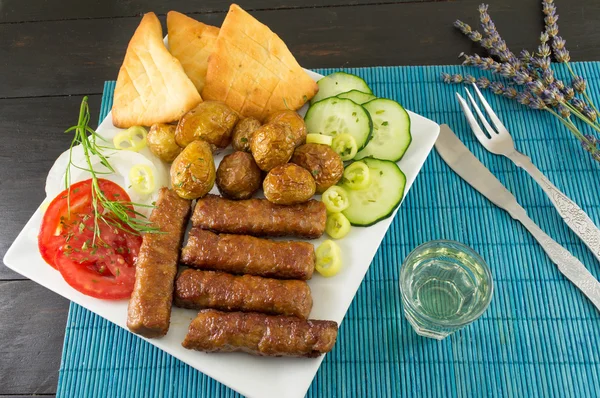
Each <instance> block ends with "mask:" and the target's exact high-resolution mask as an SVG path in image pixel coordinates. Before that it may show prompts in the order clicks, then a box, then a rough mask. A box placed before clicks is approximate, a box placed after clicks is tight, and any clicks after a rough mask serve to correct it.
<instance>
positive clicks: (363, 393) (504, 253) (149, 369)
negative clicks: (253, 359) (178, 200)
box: [57, 63, 600, 398]
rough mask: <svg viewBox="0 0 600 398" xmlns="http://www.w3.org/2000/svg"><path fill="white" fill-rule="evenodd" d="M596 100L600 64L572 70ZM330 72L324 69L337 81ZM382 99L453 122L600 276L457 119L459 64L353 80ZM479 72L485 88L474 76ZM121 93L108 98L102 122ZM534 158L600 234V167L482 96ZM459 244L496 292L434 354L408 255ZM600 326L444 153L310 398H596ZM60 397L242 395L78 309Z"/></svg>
mask: <svg viewBox="0 0 600 398" xmlns="http://www.w3.org/2000/svg"><path fill="white" fill-rule="evenodd" d="M573 67H574V69H575V71H576V72H578V73H583V74H584V75H585V76H586V77H587V78H588V79H589V86H590V89H591V91H592V94H593V96H594V97H595V98H600V80H599V75H600V63H575V64H573ZM332 71H333V70H332V69H323V70H318V72H320V73H323V74H327V73H330V72H332ZM347 71H348V72H350V73H355V74H358V75H360V76H362V77H364V78H365V79H366V81H367V83H369V85H370V86H371V87H372V88H373V90H374V92H375V94H376V95H378V96H382V97H388V98H393V99H395V100H397V101H399V102H400V103H402V104H404V105H405V106H406V107H407V108H408V109H411V110H412V111H414V112H417V113H419V114H421V115H424V116H426V117H428V118H431V119H433V120H435V121H437V122H438V123H447V124H449V125H450V126H451V127H452V128H453V129H454V130H455V132H456V133H457V135H458V136H459V137H460V138H461V139H462V140H463V142H465V144H466V145H467V146H468V147H469V148H470V149H471V150H472V151H473V152H474V153H475V155H476V156H477V157H478V158H479V159H480V160H481V161H482V162H483V163H484V164H485V165H487V166H488V167H489V169H490V170H491V171H492V172H493V173H494V174H495V175H496V176H497V177H498V178H499V179H500V180H501V181H502V182H503V183H504V184H505V185H506V187H507V188H508V189H509V190H510V191H512V192H513V193H514V194H515V195H516V197H517V199H518V200H519V202H520V203H521V204H522V205H523V206H524V207H525V208H526V209H527V211H528V212H529V215H530V216H531V218H532V219H533V220H535V221H536V222H537V223H538V224H539V225H540V226H541V227H542V228H543V229H544V230H546V231H548V233H549V234H550V235H551V236H552V237H554V238H555V239H556V240H557V241H558V242H559V243H561V244H562V245H564V246H565V247H566V248H567V249H568V250H570V251H571V252H572V253H573V254H574V255H575V256H576V257H578V258H579V259H581V260H582V262H583V263H584V264H586V265H587V267H588V268H589V270H590V271H591V272H592V273H593V274H594V275H595V276H596V277H600V264H599V263H598V262H597V261H596V260H595V259H594V257H593V256H592V254H591V253H590V252H589V251H588V250H587V249H586V248H585V246H584V245H583V244H582V243H581V242H580V241H579V240H578V239H577V237H576V236H575V235H574V234H573V233H572V232H571V231H570V230H569V229H567V227H566V226H565V225H564V224H563V223H562V220H561V219H560V216H559V215H558V214H557V213H556V212H555V210H554V208H553V207H552V206H551V204H550V202H549V201H548V199H547V198H546V197H545V196H544V194H543V192H542V191H541V189H539V188H538V187H537V185H535V183H534V181H533V180H532V179H531V178H529V177H528V176H527V175H526V173H525V172H523V171H521V170H519V169H517V168H516V167H515V166H514V165H513V164H512V163H511V162H510V161H509V160H507V159H505V158H502V157H499V156H494V155H491V154H488V153H487V152H486V151H485V150H484V149H483V148H482V147H481V146H480V145H479V144H478V143H477V142H476V141H475V139H474V137H473V136H472V133H471V132H470V130H469V129H468V127H467V124H466V122H465V120H464V118H463V116H462V114H461V113H460V112H459V108H458V105H457V103H456V102H455V99H454V92H455V91H456V90H459V89H460V90H462V88H461V87H458V86H448V85H445V84H443V83H441V82H440V79H439V75H440V72H442V71H446V72H449V73H457V72H462V73H464V72H466V69H464V68H462V67H459V66H445V67H440V66H430V67H385V68H384V67H374V68H362V69H347ZM469 72H470V73H472V74H474V75H476V76H479V74H478V73H477V71H473V70H470V71H469ZM113 89H114V83H112V82H107V83H106V85H105V88H104V96H103V102H102V112H101V115H100V120H102V119H103V118H104V117H105V115H106V114H107V113H108V111H109V110H110V107H111V104H112V94H113ZM486 95H487V97H488V99H489V101H490V103H491V105H492V107H493V108H494V109H496V110H497V112H498V114H499V116H500V118H501V119H502V120H504V121H505V124H506V126H507V127H508V129H509V131H511V132H512V133H513V136H514V138H515V141H516V146H517V148H518V149H520V150H521V151H523V152H525V153H526V154H528V155H529V156H530V157H531V158H532V159H533V162H534V163H535V164H537V165H538V167H539V168H540V169H541V170H542V171H543V172H544V173H546V175H547V176H548V178H550V180H552V181H553V182H554V183H555V184H556V185H557V186H558V187H559V188H561V189H562V190H563V191H564V192H565V193H566V194H567V195H569V196H570V197H571V198H573V199H574V200H575V202H577V203H578V204H579V205H580V206H581V207H582V208H583V209H584V210H585V211H586V212H587V213H588V214H589V215H590V217H591V218H592V219H593V220H594V222H595V223H596V224H597V225H600V203H599V191H598V189H599V187H600V164H598V163H594V162H593V161H592V160H591V158H590V156H589V155H588V154H587V153H585V152H584V151H583V150H582V149H580V147H579V145H578V142H577V141H576V140H575V139H574V138H572V137H571V136H570V135H569V134H570V133H569V132H568V131H567V130H566V129H565V128H563V127H561V125H559V123H558V122H557V121H556V120H554V119H553V118H552V117H551V115H549V114H546V113H544V112H541V111H532V110H527V109H525V108H524V107H522V106H521V105H518V104H516V103H515V102H513V101H511V100H508V99H504V98H500V97H497V96H493V95H491V94H490V93H488V94H486ZM439 238H445V239H454V240H458V241H461V242H464V243H466V244H467V245H470V246H471V247H473V248H474V249H475V250H476V251H478V252H479V253H480V254H481V255H482V256H483V257H484V258H485V260H486V261H487V262H488V263H489V265H490V267H491V269H492V273H493V276H494V281H495V288H496V290H495V294H494V298H493V300H492V303H491V305H490V308H489V310H488V311H487V312H486V313H485V314H484V315H483V316H482V317H481V318H480V319H479V320H478V321H477V322H475V323H474V324H473V325H471V326H469V327H467V328H466V329H463V330H462V331H459V332H458V333H456V334H454V335H452V336H451V337H450V338H448V339H446V340H444V341H442V342H438V341H434V340H429V339H425V338H422V337H419V336H417V335H416V334H415V333H414V332H413V331H412V329H411V328H410V325H409V324H408V322H407V321H406V320H405V318H404V317H403V315H402V307H401V300H400V292H399V288H398V276H399V269H400V264H401V263H402V260H403V259H404V257H405V256H406V255H407V254H408V253H409V251H410V250H412V249H413V248H414V247H416V246H417V245H419V244H421V243H423V242H426V241H429V240H432V239H439ZM599 348H600V314H599V313H598V312H597V311H596V310H595V309H594V307H593V306H592V305H591V304H590V303H589V302H588V301H587V299H585V298H584V296H583V295H582V294H581V293H580V292H579V291H578V290H576V289H575V288H574V287H573V286H572V285H571V284H570V283H569V282H567V281H566V279H565V278H563V277H562V275H561V274H560V273H559V272H558V270H557V269H556V267H555V266H554V265H553V264H552V263H551V262H550V261H549V260H548V258H547V257H546V256H545V255H544V253H543V251H542V250H541V248H540V247H539V246H538V245H537V244H536V243H535V242H534V240H533V238H532V237H531V236H530V235H529V234H528V233H527V232H526V231H525V229H524V228H523V227H522V226H521V225H520V224H518V223H517V222H515V221H514V220H512V219H511V218H510V217H509V216H508V215H507V214H505V213H504V212H503V211H501V210H499V209H498V208H496V207H494V206H493V205H491V204H490V203H489V202H488V201H487V200H486V199H485V198H483V197H482V196H481V195H479V194H478V193H476V192H475V191H474V190H473V189H472V188H471V187H469V186H468V185H467V184H466V183H464V182H463V181H462V180H461V179H460V178H459V177H458V176H456V175H455V174H454V173H452V172H451V171H450V169H449V168H448V167H447V166H446V165H445V164H444V162H443V161H442V160H441V158H440V157H439V156H438V155H437V153H435V151H434V152H432V154H431V156H430V157H429V159H428V160H427V162H426V163H425V166H424V167H423V170H422V172H421V174H420V175H419V177H418V178H417V180H416V182H415V184H414V186H413V187H412V190H411V191H410V193H409V195H408V197H407V198H406V201H405V202H404V204H403V206H402V208H401V209H400V211H399V212H398V215H397V216H396V219H395V220H394V223H393V224H392V226H391V228H390V230H389V232H388V234H387V235H386V237H385V239H384V241H383V244H382V246H381V248H380V249H379V251H378V253H377V255H376V256H375V259H374V260H373V264H372V265H371V268H370V269H369V271H368V273H367V275H366V277H365V280H364V282H363V283H362V285H361V287H360V289H359V290H358V293H357V295H356V298H355V299H354V301H353V303H352V305H351V307H350V309H349V311H348V314H347V315H346V318H345V320H344V322H343V324H342V326H341V329H340V333H339V339H338V342H337V344H336V346H335V348H334V350H333V351H332V352H331V353H330V354H328V355H327V357H326V358H325V361H324V362H323V365H322V366H321V369H320V370H319V372H318V373H317V376H316V378H315V379H314V381H313V383H312V386H311V388H310V390H309V392H308V396H309V397H350V396H357V397H397V396H407V397H433V396H436V397H484V396H488V397H512V396H514V397H534V396H544V397H548V396H558V397H595V396H597V395H598V394H599V392H600V366H599V365H600V349H599ZM57 395H58V396H59V397H91V396H94V397H211V398H222V397H237V396H239V395H238V394H237V393H235V392H234V391H232V390H230V389H229V388H227V387H225V386H224V385H222V384H220V383H218V382H216V381H214V380H212V379H210V378H209V377H207V376H204V375H203V374H202V373H200V372H198V371H196V370H194V369H193V368H191V367H189V366H187V365H185V364H184V363H182V362H180V361H179V360H177V359H175V358H173V357H171V356H170V355H168V354H166V353H164V352H162V351H161V350H159V349H158V348H156V347H154V346H152V345H150V344H148V343H146V342H144V341H143V340H141V339H139V338H137V337H136V336H134V335H133V334H131V333H129V332H127V331H125V330H123V329H121V328H119V327H117V326H115V325H113V324H111V323H110V322H108V321H106V320H104V319H102V318H100V317H99V316H96V315H94V314H93V313H91V312H89V311H87V310H85V309H84V308H82V307H80V306H78V305H76V304H71V310H70V313H69V318H68V321H67V328H66V336H65V343H64V350H63V357H62V362H61V368H60V378H59V384H58V393H57Z"/></svg>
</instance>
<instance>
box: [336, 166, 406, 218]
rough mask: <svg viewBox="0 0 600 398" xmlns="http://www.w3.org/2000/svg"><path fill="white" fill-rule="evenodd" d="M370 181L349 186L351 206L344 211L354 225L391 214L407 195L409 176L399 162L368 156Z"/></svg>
mask: <svg viewBox="0 0 600 398" xmlns="http://www.w3.org/2000/svg"><path fill="white" fill-rule="evenodd" d="M363 161H364V162H365V163H366V165H367V167H369V176H370V183H369V186H367V187H366V188H364V189H361V190H352V189H347V190H346V191H347V193H348V198H349V199H350V206H349V207H348V208H346V210H344V211H343V212H342V213H343V214H344V215H345V216H346V218H347V219H348V220H349V221H350V223H351V224H352V225H356V226H359V227H367V226H369V225H373V224H375V223H376V222H378V221H380V220H383V219H384V218H388V217H389V216H390V215H391V214H392V213H393V212H394V210H396V207H398V206H399V205H400V202H402V198H403V197H404V187H405V186H406V176H405V175H404V173H403V172H402V170H400V168H399V167H398V165H397V164H396V163H395V162H391V161H389V160H379V159H364V160H363Z"/></svg>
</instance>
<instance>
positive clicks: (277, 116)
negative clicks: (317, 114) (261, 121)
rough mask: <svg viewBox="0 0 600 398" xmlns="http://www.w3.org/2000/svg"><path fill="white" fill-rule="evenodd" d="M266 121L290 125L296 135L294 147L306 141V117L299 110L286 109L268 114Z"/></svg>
mask: <svg viewBox="0 0 600 398" xmlns="http://www.w3.org/2000/svg"><path fill="white" fill-rule="evenodd" d="M265 122H266V123H282V124H287V125H289V126H290V129H291V130H292V135H293V136H294V138H293V140H294V147H298V146H300V145H302V144H304V143H305V142H306V124H304V119H302V116H300V115H299V114H298V113H297V112H295V111H292V110H284V111H279V112H275V113H272V114H270V115H269V116H267V119H266V121H265Z"/></svg>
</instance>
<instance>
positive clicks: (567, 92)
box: [562, 87, 575, 101]
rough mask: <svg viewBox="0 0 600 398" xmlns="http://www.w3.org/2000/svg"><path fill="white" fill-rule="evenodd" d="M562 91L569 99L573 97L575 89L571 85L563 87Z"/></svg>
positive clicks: (566, 98)
mask: <svg viewBox="0 0 600 398" xmlns="http://www.w3.org/2000/svg"><path fill="white" fill-rule="evenodd" d="M562 93H563V95H564V96H565V100H567V101H571V100H572V99H573V98H575V90H573V87H565V88H564V89H563V90H562Z"/></svg>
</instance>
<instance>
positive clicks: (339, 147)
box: [331, 134, 358, 162]
mask: <svg viewBox="0 0 600 398" xmlns="http://www.w3.org/2000/svg"><path fill="white" fill-rule="evenodd" d="M331 148H332V149H333V150H334V151H335V152H336V153H337V154H338V155H340V157H341V158H342V160H343V161H344V162H345V161H346V160H352V159H354V156H356V152H357V151H358V146H357V145H356V140H355V139H354V137H352V136H351V135H350V134H340V135H338V136H336V137H335V138H334V139H333V142H332V143H331Z"/></svg>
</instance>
